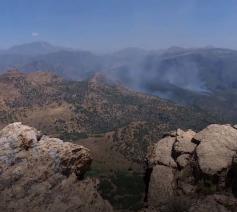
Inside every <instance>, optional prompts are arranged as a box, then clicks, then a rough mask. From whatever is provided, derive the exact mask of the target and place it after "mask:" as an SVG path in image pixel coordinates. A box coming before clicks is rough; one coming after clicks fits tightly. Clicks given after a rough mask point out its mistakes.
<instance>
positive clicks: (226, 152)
mask: <svg viewBox="0 0 237 212" xmlns="http://www.w3.org/2000/svg"><path fill="white" fill-rule="evenodd" d="M194 139H195V140H197V141H199V142H200V145H198V147H197V150H196V152H197V157H198V163H199V165H200V168H201V170H202V172H203V173H205V174H211V175H213V174H216V173H217V172H219V171H222V170H223V169H227V168H229V167H230V166H231V164H232V159H233V157H234V155H236V152H237V130H236V129H234V128H233V127H231V126H229V125H217V124H213V125H210V126H208V127H207V128H206V129H204V130H202V131H201V132H199V133H197V135H196V136H195V138H194Z"/></svg>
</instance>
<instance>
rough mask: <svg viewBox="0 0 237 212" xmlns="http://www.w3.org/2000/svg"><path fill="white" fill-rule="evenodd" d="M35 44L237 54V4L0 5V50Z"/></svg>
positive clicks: (219, 0)
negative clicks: (221, 50) (219, 49)
mask: <svg viewBox="0 0 237 212" xmlns="http://www.w3.org/2000/svg"><path fill="white" fill-rule="evenodd" d="M34 41H47V42H50V43H52V44H55V45H60V46H67V47H72V48H79V49H86V50H93V51H113V50H117V49H122V48H126V47H141V48H145V49H163V48H167V47H170V46H182V47H200V46H217V47H226V48H233V49H237V0H0V49H2V48H8V47H10V46H12V45H15V44H21V43H28V42H34Z"/></svg>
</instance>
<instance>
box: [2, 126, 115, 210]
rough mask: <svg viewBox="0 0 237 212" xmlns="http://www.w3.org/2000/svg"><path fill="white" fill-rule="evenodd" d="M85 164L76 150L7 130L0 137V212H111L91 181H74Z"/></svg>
mask: <svg viewBox="0 0 237 212" xmlns="http://www.w3.org/2000/svg"><path fill="white" fill-rule="evenodd" d="M91 161H92V158H91V155H90V151H89V150H88V149H86V148H84V147H82V146H79V145H75V144H72V143H67V142H65V143H64V142H63V141H61V140H59V139H54V138H49V137H47V136H41V134H40V133H39V132H38V131H37V130H35V129H34V128H31V127H28V126H25V125H22V124H21V123H13V124H11V125H8V126H7V127H5V128H4V129H3V130H1V131H0V211H17V212H18V211H19V212H21V211H22V212H31V211H36V212H38V211H45V212H49V211H50V212H54V211H55V212H56V211H59V212H60V211H69V210H70V211H75V212H76V211H79V212H80V211H81V212H82V211H89V212H90V211H91V212H94V211H112V208H111V206H110V204H109V203H108V202H107V201H105V200H103V199H102V198H101V196H100V195H99V194H98V193H97V191H96V187H97V184H98V182H97V181H95V180H90V179H85V180H80V179H81V178H82V177H83V175H84V174H85V172H86V171H87V170H88V168H89V166H90V164H91Z"/></svg>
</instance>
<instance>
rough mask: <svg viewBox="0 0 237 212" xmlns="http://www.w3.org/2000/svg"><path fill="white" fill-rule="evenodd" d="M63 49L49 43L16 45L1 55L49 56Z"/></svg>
mask: <svg viewBox="0 0 237 212" xmlns="http://www.w3.org/2000/svg"><path fill="white" fill-rule="evenodd" d="M63 49H64V48H61V47H56V46H53V45H51V44H49V43H47V42H33V43H26V44H21V45H16V46H13V47H11V48H9V49H7V50H4V51H2V52H1V51H0V53H1V54H17V55H29V56H34V55H41V54H49V53H52V52H57V51H60V50H63Z"/></svg>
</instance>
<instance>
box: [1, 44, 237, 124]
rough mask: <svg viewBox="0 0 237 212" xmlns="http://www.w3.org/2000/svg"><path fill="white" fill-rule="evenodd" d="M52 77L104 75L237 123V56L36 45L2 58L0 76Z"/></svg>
mask: <svg viewBox="0 0 237 212" xmlns="http://www.w3.org/2000/svg"><path fill="white" fill-rule="evenodd" d="M11 68H17V69H19V70H21V71H23V72H27V73H29V72H35V71H50V72H53V73H55V74H57V75H59V76H61V77H63V78H65V79H73V80H78V81H80V80H88V79H89V78H91V77H92V76H93V75H94V74H96V73H100V74H103V75H105V76H106V78H108V79H109V80H110V81H111V82H115V83H118V82H119V83H121V84H123V85H125V86H127V87H129V88H131V89H134V90H137V91H142V92H145V93H148V94H150V95H155V96H160V97H162V98H165V99H169V100H172V101H174V102H176V103H178V104H181V105H189V106H193V107H198V108H200V109H202V110H206V111H208V112H211V113H215V115H217V116H219V118H220V119H223V120H226V121H230V122H234V121H235V119H236V118H237V114H236V112H235V111H236V108H237V100H236V99H237V98H236V97H237V96H236V95H237V74H236V73H237V72H236V70H237V51H236V50H231V49H223V48H214V47H205V48H188V49H187V48H181V47H171V48H169V49H165V50H152V51H148V50H144V49H140V48H126V49H123V50H120V51H117V52H114V53H110V54H103V55H102V54H100V55H99V54H94V53H92V52H89V51H81V50H76V49H70V48H64V47H57V46H53V45H51V44H49V43H47V42H35V43H29V44H22V45H18V46H14V47H11V48H9V49H7V50H2V51H1V52H0V73H4V72H5V71H6V70H8V69H11Z"/></svg>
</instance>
